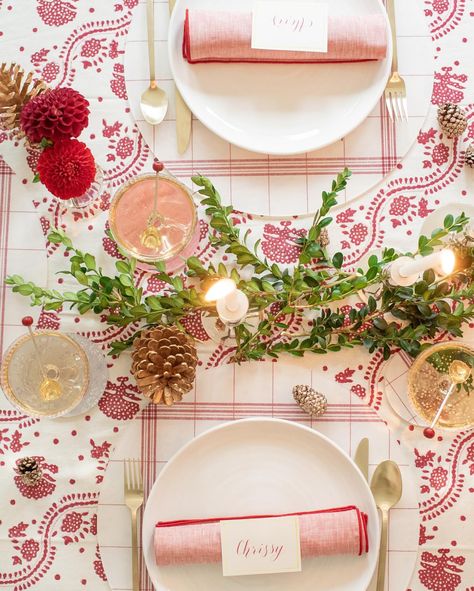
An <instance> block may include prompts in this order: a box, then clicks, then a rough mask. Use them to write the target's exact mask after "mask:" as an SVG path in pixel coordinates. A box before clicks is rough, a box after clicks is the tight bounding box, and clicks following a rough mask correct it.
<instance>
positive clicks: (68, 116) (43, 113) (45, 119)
mask: <svg viewBox="0 0 474 591" xmlns="http://www.w3.org/2000/svg"><path fill="white" fill-rule="evenodd" d="M88 123H89V101H87V100H86V99H85V98H84V97H83V96H82V94H81V93H80V92H77V90H74V89H73V88H54V89H53V90H48V91H46V92H43V93H42V94H40V95H39V96H37V97H35V98H34V99H33V100H31V101H30V102H29V103H28V104H27V105H25V108H24V109H23V110H22V112H21V126H22V128H23V131H24V132H25V133H26V135H27V136H28V139H29V140H30V142H32V143H39V142H41V140H42V139H43V138H46V139H48V140H54V141H56V140H63V139H70V138H72V137H74V138H75V137H78V136H79V135H80V133H81V131H82V130H83V129H84V128H85V127H87V124H88Z"/></svg>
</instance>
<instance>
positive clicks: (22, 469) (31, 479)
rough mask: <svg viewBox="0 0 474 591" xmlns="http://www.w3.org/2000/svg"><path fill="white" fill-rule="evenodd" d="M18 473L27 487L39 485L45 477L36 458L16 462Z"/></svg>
mask: <svg viewBox="0 0 474 591" xmlns="http://www.w3.org/2000/svg"><path fill="white" fill-rule="evenodd" d="M16 472H17V473H18V474H19V475H20V476H21V479H22V481H23V482H24V483H25V484H26V485H27V486H35V485H36V484H38V482H39V480H40V479H41V476H42V475H43V473H42V471H41V468H40V467H39V464H38V462H37V461H36V460H35V459H34V458H29V457H27V458H22V459H21V460H17V462H16Z"/></svg>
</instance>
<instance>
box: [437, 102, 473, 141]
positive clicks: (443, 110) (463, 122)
mask: <svg viewBox="0 0 474 591" xmlns="http://www.w3.org/2000/svg"><path fill="white" fill-rule="evenodd" d="M438 123H439V125H440V127H441V129H442V130H443V131H444V132H445V133H446V134H447V135H448V137H459V136H460V135H462V134H463V133H464V132H465V131H466V127H467V118H466V113H464V111H463V110H462V109H461V107H460V106H459V105H453V104H452V103H446V104H445V105H441V106H440V107H439V109H438Z"/></svg>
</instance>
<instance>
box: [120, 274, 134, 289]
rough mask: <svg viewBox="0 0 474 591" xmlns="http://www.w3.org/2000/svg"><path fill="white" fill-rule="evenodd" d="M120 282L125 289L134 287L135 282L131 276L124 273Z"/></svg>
mask: <svg viewBox="0 0 474 591" xmlns="http://www.w3.org/2000/svg"><path fill="white" fill-rule="evenodd" d="M119 281H120V283H121V284H122V285H124V286H125V287H133V281H132V279H131V277H130V275H125V274H124V273H122V274H121V275H119Z"/></svg>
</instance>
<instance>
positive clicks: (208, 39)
mask: <svg viewBox="0 0 474 591" xmlns="http://www.w3.org/2000/svg"><path fill="white" fill-rule="evenodd" d="M251 39H252V14H251V13H250V12H248V13H241V12H218V11H211V10H194V9H191V10H189V9H187V10H186V18H185V21H184V36H183V57H184V58H185V59H186V60H187V61H188V62H189V63H190V64H197V63H201V62H274V63H285V62H286V63H298V62H308V63H311V62H356V61H366V60H381V59H384V58H385V56H386V55H387V26H386V21H385V18H384V17H383V16H382V15H381V14H368V15H364V16H342V15H340V16H332V17H331V16H330V17H329V24H328V52H327V53H317V52H306V51H274V50H267V49H252V47H251Z"/></svg>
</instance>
